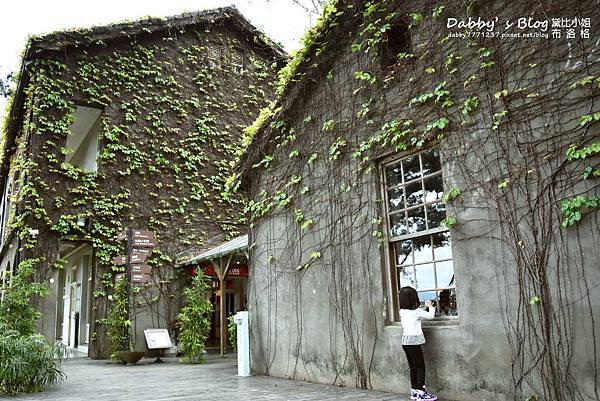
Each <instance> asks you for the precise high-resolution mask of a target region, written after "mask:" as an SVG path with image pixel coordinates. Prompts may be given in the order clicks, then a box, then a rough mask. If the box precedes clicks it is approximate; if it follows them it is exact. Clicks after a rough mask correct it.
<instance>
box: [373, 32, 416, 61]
mask: <svg viewBox="0 0 600 401" xmlns="http://www.w3.org/2000/svg"><path fill="white" fill-rule="evenodd" d="M400 53H410V31H409V30H408V27H407V26H406V24H402V23H398V24H395V25H393V26H392V27H391V28H390V29H389V30H388V31H387V32H386V33H385V35H384V37H383V40H382V41H381V44H380V49H379V54H380V56H381V67H382V68H383V69H387V68H390V67H392V66H394V65H396V64H397V63H398V61H399V59H398V56H399V55H400Z"/></svg>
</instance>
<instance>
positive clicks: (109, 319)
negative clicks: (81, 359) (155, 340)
mask: <svg viewBox="0 0 600 401" xmlns="http://www.w3.org/2000/svg"><path fill="white" fill-rule="evenodd" d="M126 286H127V280H126V279H125V278H122V279H121V280H119V281H117V283H116V284H115V291H114V293H113V294H112V306H111V308H110V311H109V312H108V314H107V315H106V317H105V318H104V319H100V320H99V323H101V324H103V325H105V326H106V336H107V337H108V351H109V352H110V358H111V359H112V360H113V362H116V363H119V362H123V360H122V359H121V357H120V356H119V351H124V349H123V348H124V346H123V345H124V343H125V341H126V340H127V339H131V338H132V337H133V336H132V324H131V320H129V316H128V315H127V292H126V289H127V287H126ZM133 345H134V344H133V342H132V341H130V342H129V351H133Z"/></svg>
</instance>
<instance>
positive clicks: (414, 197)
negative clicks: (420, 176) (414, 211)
mask: <svg viewBox="0 0 600 401" xmlns="http://www.w3.org/2000/svg"><path fill="white" fill-rule="evenodd" d="M420 203H423V187H422V184H421V180H419V181H413V182H411V183H410V184H407V185H406V206H407V207H411V206H416V205H418V204H420Z"/></svg>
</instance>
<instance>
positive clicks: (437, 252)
mask: <svg viewBox="0 0 600 401" xmlns="http://www.w3.org/2000/svg"><path fill="white" fill-rule="evenodd" d="M432 238H433V256H434V257H435V260H442V259H451V258H452V248H451V243H450V233H449V232H448V231H445V232H443V233H437V234H433V235H432Z"/></svg>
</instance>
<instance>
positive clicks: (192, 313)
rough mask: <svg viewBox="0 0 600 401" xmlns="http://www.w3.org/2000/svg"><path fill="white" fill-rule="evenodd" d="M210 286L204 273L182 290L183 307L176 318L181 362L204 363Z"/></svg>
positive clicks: (208, 320) (209, 311)
mask: <svg viewBox="0 0 600 401" xmlns="http://www.w3.org/2000/svg"><path fill="white" fill-rule="evenodd" d="M210 291H211V286H210V285H209V283H208V282H207V280H206V278H205V276H204V273H203V272H202V271H200V270H199V271H198V275H197V276H195V277H193V278H192V285H191V287H189V288H186V289H184V290H183V297H184V299H185V306H184V307H183V308H182V309H181V312H180V313H179V315H178V316H177V326H178V327H179V329H180V332H179V344H180V346H181V351H182V352H183V356H184V358H183V361H184V362H187V363H194V362H197V363H204V346H205V343H206V339H207V338H208V334H209V333H210V313H211V312H212V310H213V308H212V305H211V303H210V301H209V299H208V298H209V294H210Z"/></svg>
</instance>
